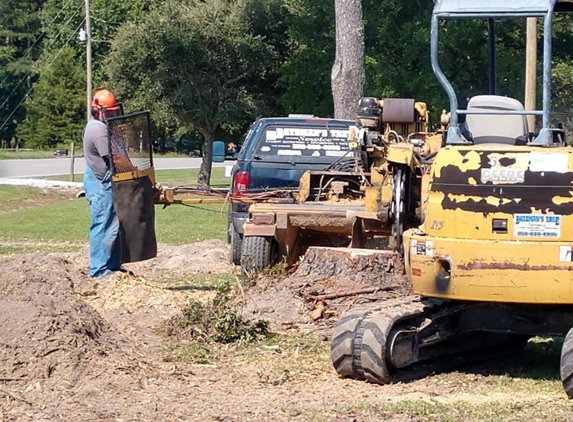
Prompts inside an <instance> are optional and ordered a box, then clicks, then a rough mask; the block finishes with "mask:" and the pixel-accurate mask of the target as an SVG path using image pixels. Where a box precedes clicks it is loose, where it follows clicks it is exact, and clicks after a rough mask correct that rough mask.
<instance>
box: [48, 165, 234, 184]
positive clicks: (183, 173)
mask: <svg viewBox="0 0 573 422" xmlns="http://www.w3.org/2000/svg"><path fill="white" fill-rule="evenodd" d="M229 165H232V164H229ZM197 174H199V169H176V170H156V171H155V180H157V183H159V184H160V185H163V186H169V187H176V186H197ZM83 177H84V175H83V173H76V174H75V175H74V180H75V181H76V182H81V181H82V180H83ZM46 179H49V180H63V181H66V182H67V181H69V180H70V175H69V174H60V175H57V176H49V177H46ZM230 182H231V179H230V178H228V177H225V168H224V167H213V170H212V171H211V187H214V188H227V187H229V184H230Z"/></svg>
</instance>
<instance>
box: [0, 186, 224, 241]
mask: <svg viewBox="0 0 573 422" xmlns="http://www.w3.org/2000/svg"><path fill="white" fill-rule="evenodd" d="M24 201H27V207H25V208H24V209H22V204H23V202H24ZM46 202H48V203H46ZM155 210H156V215H155V225H156V232H157V239H158V241H159V242H163V243H171V244H183V243H192V242H198V241H202V240H205V239H225V238H226V225H227V207H226V206H225V208H224V209H223V205H222V204H221V205H201V206H193V207H189V206H181V205H173V206H170V207H167V208H165V209H163V208H162V207H160V206H156V208H155ZM0 212H2V218H0V238H5V239H6V238H7V239H37V240H52V241H60V242H61V241H69V242H86V241H87V238H88V230H89V224H90V219H89V207H88V203H87V201H86V199H85V198H80V199H75V198H74V199H64V198H62V197H59V196H57V195H56V194H53V193H52V194H51V195H49V194H42V193H40V192H39V191H38V190H36V189H33V188H23V187H16V186H0Z"/></svg>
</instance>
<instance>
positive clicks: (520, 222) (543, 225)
mask: <svg viewBox="0 0 573 422" xmlns="http://www.w3.org/2000/svg"><path fill="white" fill-rule="evenodd" d="M562 220H563V217H562V216H561V215H544V214H513V236H514V237H521V238H529V239H559V238H560V237H561V223H562Z"/></svg>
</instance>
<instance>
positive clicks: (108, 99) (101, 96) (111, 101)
mask: <svg viewBox="0 0 573 422" xmlns="http://www.w3.org/2000/svg"><path fill="white" fill-rule="evenodd" d="M92 107H93V108H95V109H96V110H98V111H99V110H101V109H102V108H104V109H106V110H117V109H118V108H119V104H118V103H117V101H116V99H115V95H113V94H112V93H111V92H110V91H108V90H107V89H101V90H99V91H97V92H96V93H95V94H94V96H93V98H92Z"/></svg>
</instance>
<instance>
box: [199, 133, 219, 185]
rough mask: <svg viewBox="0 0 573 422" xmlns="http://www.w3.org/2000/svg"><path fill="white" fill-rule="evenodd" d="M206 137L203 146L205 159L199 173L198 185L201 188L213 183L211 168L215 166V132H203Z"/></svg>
mask: <svg viewBox="0 0 573 422" xmlns="http://www.w3.org/2000/svg"><path fill="white" fill-rule="evenodd" d="M201 133H202V135H203V136H204V137H205V142H203V146H202V147H201V149H202V152H203V161H202V162H201V169H200V170H199V174H198V175H197V186H198V187H200V188H204V187H208V186H210V184H211V168H212V167H213V140H214V139H215V134H214V133H211V132H207V131H205V132H201Z"/></svg>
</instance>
